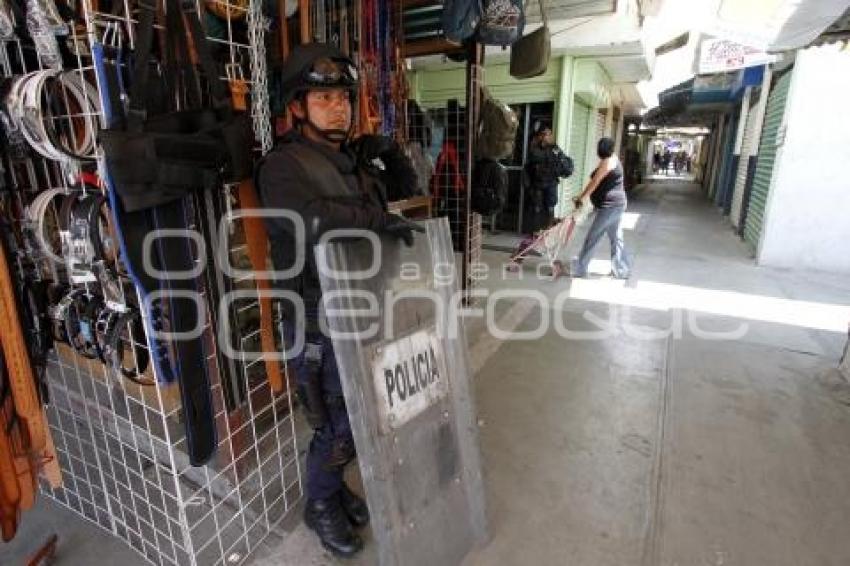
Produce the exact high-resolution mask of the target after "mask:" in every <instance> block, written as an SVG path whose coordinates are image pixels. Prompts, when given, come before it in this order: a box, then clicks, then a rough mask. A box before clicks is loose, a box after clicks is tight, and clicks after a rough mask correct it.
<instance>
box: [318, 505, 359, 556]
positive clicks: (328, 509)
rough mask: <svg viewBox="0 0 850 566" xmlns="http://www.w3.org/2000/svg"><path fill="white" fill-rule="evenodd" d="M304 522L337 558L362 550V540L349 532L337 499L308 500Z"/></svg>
mask: <svg viewBox="0 0 850 566" xmlns="http://www.w3.org/2000/svg"><path fill="white" fill-rule="evenodd" d="M304 522H305V523H306V524H307V526H308V527H310V528H311V529H313V530H314V531H316V534H317V535H319V539H320V540H321V541H322V546H324V547H325V548H327V549H328V550H330V551H331V552H332V553H333V554H335V555H337V556H340V557H342V558H350V557H352V556H354V555H355V554H357V553H358V552H359V551H360V550H362V548H363V540H362V539H361V538H360V537H359V536H358V535H357V534H356V533H355V532H354V531H352V530H351V523H349V522H348V518H347V517H346V516H345V512H344V511H343V509H342V505H341V504H340V501H339V497H336V496H335V497H329V498H327V499H312V500H308V501H307V506H306V508H305V509H304Z"/></svg>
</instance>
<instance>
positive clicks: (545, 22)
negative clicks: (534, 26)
mask: <svg viewBox="0 0 850 566" xmlns="http://www.w3.org/2000/svg"><path fill="white" fill-rule="evenodd" d="M537 3H538V4H540V20H541V21H542V22H543V27H549V18H548V17H547V16H546V7H545V6H544V5H543V0H537Z"/></svg>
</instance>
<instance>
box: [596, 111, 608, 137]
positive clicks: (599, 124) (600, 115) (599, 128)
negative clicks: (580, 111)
mask: <svg viewBox="0 0 850 566" xmlns="http://www.w3.org/2000/svg"><path fill="white" fill-rule="evenodd" d="M605 118H606V114H605V112H603V111H602V110H600V111H599V112H597V113H596V137H595V138H594V139H593V143H594V144H595V143H596V142H598V141H599V138H601V137H602V136H604V135H605Z"/></svg>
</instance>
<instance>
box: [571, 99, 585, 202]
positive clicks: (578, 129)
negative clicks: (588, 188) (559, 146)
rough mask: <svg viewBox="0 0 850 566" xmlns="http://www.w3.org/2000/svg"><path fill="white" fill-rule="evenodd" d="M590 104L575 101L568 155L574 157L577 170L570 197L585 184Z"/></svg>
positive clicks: (573, 177) (573, 178) (572, 181)
mask: <svg viewBox="0 0 850 566" xmlns="http://www.w3.org/2000/svg"><path fill="white" fill-rule="evenodd" d="M590 113H591V109H590V106H587V105H586V104H584V103H582V102H579V101H578V100H576V101H575V106H574V107H573V122H572V124H571V125H570V150H569V153H568V154H567V155H569V156H570V157H572V159H573V164H574V165H575V171H574V172H573V176H572V177H570V180H569V183H568V186H569V191H570V193H569V194H570V198H572V197H573V196H575V195H577V194H578V192H579V191H580V190H581V188H582V187H583V186H584V184H585V178H584V177H585V175H584V170H585V162H586V161H587V153H586V151H587V128H588V127H589V126H590Z"/></svg>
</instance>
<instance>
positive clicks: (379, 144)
mask: <svg viewBox="0 0 850 566" xmlns="http://www.w3.org/2000/svg"><path fill="white" fill-rule="evenodd" d="M281 85H282V88H283V96H284V98H285V103H286V104H287V105H288V108H289V110H290V112H291V115H292V118H293V128H292V130H290V131H289V132H287V133H286V135H285V136H284V137H283V139H282V140H281V142H280V143H279V144H278V146H277V147H276V148H275V149H274V150H273V151H272V152H270V153H269V154H268V155H267V156H266V157H265V159H264V160H263V162H262V163H261V164H260V166H259V168H258V173H257V183H258V187H259V190H260V195H261V198H262V201H263V204H264V206H265V207H266V208H268V209H277V210H280V209H288V210H291V211H294V212H295V213H296V214H297V215H298V216H300V218H301V220H303V225H304V228H305V230H306V241H297V240H296V237H295V234H296V233H295V227H294V225H293V223H292V222H291V221H288V220H285V219H282V218H275V219H266V223H267V228H268V232H269V240H270V244H271V256H272V263H273V265H274V268H275V269H276V270H278V271H282V270H286V269H287V268H290V267H291V266H293V265H294V264H295V261H296V257H297V255H298V254H304V257H305V267H304V269H303V271H302V272H301V273H299V274H297V275H296V276H294V277H292V278H289V279H284V280H276V281H275V286H276V287H277V288H280V289H285V290H289V291H294V292H295V293H297V294H298V295H299V296H300V297H301V298H302V300H303V302H304V306H305V313H306V321H297V320H295V311H294V309H293V308H292V305H287V304H286V303H285V302H284V304H285V308H284V318H285V320H284V339H285V341H286V344H287V346H289V345H291V344H293V342H294V337H295V333H296V332H300V331H301V330H302V328H304V326H305V323H306V329H305V330H306V336H305V340H306V342H305V347H304V348H303V351H301V352H296V353H295V356H294V358H292V359H290V360H289V367H290V369H292V370H293V371H294V372H295V377H296V381H297V387H298V394H299V398H300V400H301V402H302V404H303V405H304V409H305V411H306V414H307V417H308V418H307V420H308V422H309V423H310V425H311V426H312V427H313V428H314V434H313V439H312V441H311V443H310V448H309V452H308V454H307V469H306V476H307V478H306V479H307V481H306V484H307V503H306V509H305V513H304V519H305V522H306V524H307V526H309V527H310V528H311V529H313V530H314V531H315V532H316V534H317V535H318V536H319V538H320V539H321V542H322V544H323V545H324V546H325V547H326V548H328V549H329V550H331V551H332V552H333V553H334V554H337V555H339V556H351V555H353V554H355V553H357V552H358V551H359V550H360V549H361V548H362V547H363V542H362V539H361V538H360V537H359V536H358V535H357V534H356V533H355V532H354V529H353V527H361V526H363V525H365V524H366V523H367V522H368V520H369V514H368V510H367V508H366V504H365V502H364V501H363V500H362V499H360V498H359V497H358V496H357V495H355V494H354V493H353V492H352V491H351V490H350V489H349V488H348V487H347V486H346V485H345V483H344V482H343V468H344V466H345V465H346V464H347V463H348V462H350V461H351V460H352V459H353V458H354V456H355V450H354V440H353V438H352V434H351V427H350V424H349V420H348V413H347V411H346V406H345V400H344V398H343V390H342V385H341V383H340V376H339V371H338V368H337V364H336V359H335V357H334V351H333V344H332V342H331V340H330V338H329V337H327V336H324V335H323V334H322V333H321V332H320V330H319V324H318V317H319V306H320V301H321V286H320V284H319V278H318V274H317V270H316V262H315V259H314V256H313V246H314V244H316V243H317V242H318V241H319V238H320V237H321V236H322V235H323V234H325V233H326V232H327V231H329V230H334V229H339V228H346V229H349V228H355V229H363V230H370V231H374V232H379V233H388V234H390V235H394V236H397V237H398V238H400V239H402V240H403V241H405V242H406V243H407V244H408V245H411V244H412V243H413V232H414V231H422V229H421V227H419V226H417V225H416V224H413V223H411V222H409V221H407V220H405V219H404V218H402V217H400V216H397V215H394V214H389V213H388V212H387V202H388V195H387V183H386V182H385V181H387V180H388V179H395V181H397V184H398V182H400V183H401V185H402V186H403V187H404V186H406V185H408V184H409V185H410V187H409V190H413V187H414V185H415V173H412V172H411V166H410V164H409V162H407V160H406V159H404V158H403V157H402V154H401V152H400V150H399V147H398V145H397V144H396V143H395V142H393V141H392V140H391V139H389V138H383V137H381V136H363V137H362V138H360V139H359V140H358V143H356V144H353V146H352V144H350V141H351V140H350V136H351V131H352V124H353V119H352V113H353V108H356V105H355V104H354V102H355V97H356V94H357V90H358V86H359V79H358V73H357V69H356V67H355V65H354V63H353V62H352V61H351V60H350V59H349V58H347V57H345V56H344V55H343V54H342V53H340V52H339V51H338V50H336V49H335V48H333V47H331V46H328V45H323V44H307V45H301V46H298V47H296V48H295V49H294V50H293V52H292V53H291V55H290V56H289V58H288V59H287V60H286V62H285V63H284V66H283V68H282V70H281ZM376 160H378V161H380V162H382V165H383V166H384V168H383V169H380V168H379V167H377V166H376V165H375V162H376ZM411 176H412V178H411ZM391 188H392V187H391ZM391 196H392V195H391ZM397 196H404V195H403V194H402V195H397ZM286 307H289V308H286Z"/></svg>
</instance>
